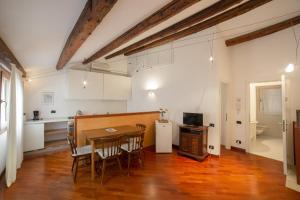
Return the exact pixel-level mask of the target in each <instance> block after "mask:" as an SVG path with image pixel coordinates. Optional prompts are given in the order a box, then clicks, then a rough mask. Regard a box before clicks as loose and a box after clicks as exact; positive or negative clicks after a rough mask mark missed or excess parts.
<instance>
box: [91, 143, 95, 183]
mask: <svg viewBox="0 0 300 200" xmlns="http://www.w3.org/2000/svg"><path fill="white" fill-rule="evenodd" d="M91 145H92V158H91V162H92V163H91V179H92V180H94V179H95V143H94V141H91Z"/></svg>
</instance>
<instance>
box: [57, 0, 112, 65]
mask: <svg viewBox="0 0 300 200" xmlns="http://www.w3.org/2000/svg"><path fill="white" fill-rule="evenodd" d="M116 2H117V0H88V1H87V2H86V4H85V7H84V9H83V10H82V12H81V14H80V16H79V18H78V20H77V22H76V24H75V26H74V28H73V30H72V32H71V33H70V35H69V37H68V39H67V41H66V44H65V46H64V48H63V50H62V52H61V55H60V57H59V60H58V62H57V65H56V69H57V70H60V69H63V67H64V66H65V65H66V64H67V63H68V62H69V60H70V59H71V58H72V56H73V55H74V54H75V53H76V51H77V50H78V49H79V48H80V46H81V45H82V44H83V43H84V41H85V40H86V39H87V38H88V37H89V36H90V35H91V34H92V32H93V31H94V30H95V28H96V27H97V26H98V25H99V24H100V23H101V21H102V20H103V18H104V17H105V16H106V15H107V13H109V11H110V10H111V9H112V8H113V6H114V5H115V3H116Z"/></svg>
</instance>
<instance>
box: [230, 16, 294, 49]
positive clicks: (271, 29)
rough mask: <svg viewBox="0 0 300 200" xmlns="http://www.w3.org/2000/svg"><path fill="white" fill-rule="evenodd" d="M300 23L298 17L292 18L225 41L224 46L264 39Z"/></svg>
mask: <svg viewBox="0 0 300 200" xmlns="http://www.w3.org/2000/svg"><path fill="white" fill-rule="evenodd" d="M299 23H300V15H299V16H297V17H293V18H291V19H288V20H285V21H282V22H280V23H277V24H274V25H271V26H268V27H265V28H262V29H259V30H256V31H253V32H251V33H247V34H245V35H241V36H238V37H235V38H231V39H229V40H226V41H225V44H226V46H233V45H237V44H240V43H243V42H248V41H250V40H254V39H257V38H261V37H264V36H266V35H270V34H272V33H276V32H278V31H281V30H283V29H287V28H289V27H292V26H295V25H297V24H299Z"/></svg>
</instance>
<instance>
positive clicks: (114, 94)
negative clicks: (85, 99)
mask: <svg viewBox="0 0 300 200" xmlns="http://www.w3.org/2000/svg"><path fill="white" fill-rule="evenodd" d="M103 83H104V87H103V95H104V99H107V100H127V99H130V97H131V78H130V77H126V76H118V75H112V74H104V81H103Z"/></svg>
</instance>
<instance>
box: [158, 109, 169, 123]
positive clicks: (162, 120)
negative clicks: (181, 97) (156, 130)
mask: <svg viewBox="0 0 300 200" xmlns="http://www.w3.org/2000/svg"><path fill="white" fill-rule="evenodd" d="M159 112H160V119H159V120H158V121H159V122H160V123H168V122H169V120H168V119H166V113H167V112H168V109H166V108H159Z"/></svg>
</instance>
